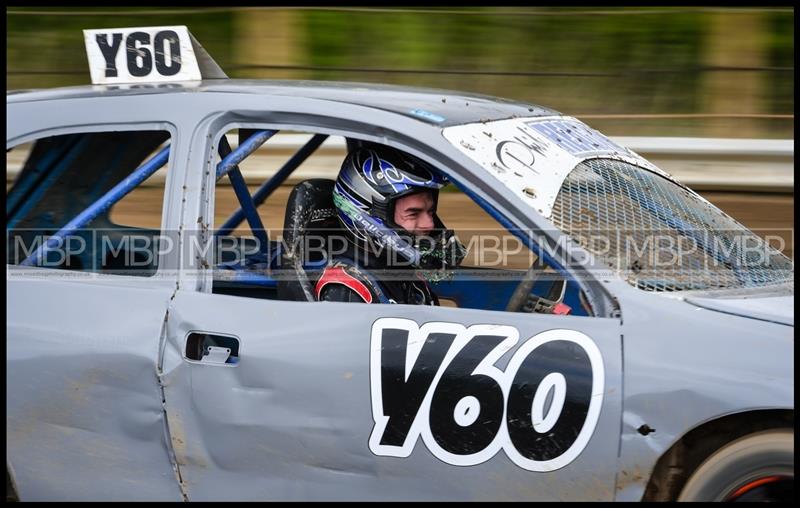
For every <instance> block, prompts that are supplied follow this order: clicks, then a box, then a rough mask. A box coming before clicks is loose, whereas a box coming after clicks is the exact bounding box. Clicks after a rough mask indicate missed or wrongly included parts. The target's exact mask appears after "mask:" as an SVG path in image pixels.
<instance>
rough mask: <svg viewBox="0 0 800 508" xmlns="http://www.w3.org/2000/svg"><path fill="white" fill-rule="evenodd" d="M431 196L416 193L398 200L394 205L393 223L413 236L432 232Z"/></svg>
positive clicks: (433, 211) (426, 192)
mask: <svg viewBox="0 0 800 508" xmlns="http://www.w3.org/2000/svg"><path fill="white" fill-rule="evenodd" d="M434 213H436V210H435V209H434V205H433V194H432V193H431V192H430V191H423V192H418V193H416V194H411V195H409V196H403V197H402V198H400V199H398V200H397V202H396V203H395V205H394V222H395V223H396V224H397V225H398V226H400V227H402V228H403V229H405V230H406V231H408V232H409V233H413V234H415V235H420V236H422V235H426V234H428V233H430V232H431V231H432V230H433V214H434Z"/></svg>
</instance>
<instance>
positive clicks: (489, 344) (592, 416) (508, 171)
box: [6, 27, 794, 501]
mask: <svg viewBox="0 0 800 508" xmlns="http://www.w3.org/2000/svg"><path fill="white" fill-rule="evenodd" d="M178 28H180V27H177V28H175V29H172V30H168V29H166V28H165V27H157V28H143V29H125V30H119V31H113V30H109V31H105V32H102V31H99V33H95V32H97V31H93V32H91V33H88V34H87V48H88V47H89V44H90V43H92V41H98V42H97V44H98V45H99V47H98V48H95V50H92V49H90V64H91V65H94V64H93V63H92V62H94V60H93V57H92V56H91V55H92V51H94V53H95V57H96V58H102V59H103V60H100V65H99V66H93V67H92V72H93V80H94V82H95V83H99V84H94V85H90V86H80V87H71V88H62V89H52V90H40V91H19V92H8V94H7V98H6V113H7V120H6V127H7V135H6V136H7V137H6V148H7V150H10V152H9V154H13V153H14V150H15V147H17V148H18V149H19V147H22V146H28V147H29V152H28V153H27V155H26V156H25V159H24V165H23V166H22V170H21V171H20V173H19V174H18V176H17V177H16V179H15V181H14V183H13V185H11V187H10V188H9V190H8V192H7V208H6V214H7V249H8V257H7V272H6V273H7V284H8V287H7V304H6V306H7V313H8V320H7V325H6V331H7V348H6V350H7V369H8V370H7V378H6V379H7V388H6V390H7V401H6V412H7V420H6V421H7V424H6V430H7V433H6V444H7V469H8V480H9V487H10V488H14V489H15V491H16V493H17V494H18V496H19V498H20V499H21V500H26V501H27V500H177V501H180V500H191V501H195V500H198V501H206V500H391V501H394V500H536V501H540V500H541V501H544V500H618V501H631V500H670V499H680V500H702V499H714V500H726V499H735V500H748V499H779V500H783V499H791V498H792V497H793V481H794V459H793V447H794V437H793V435H794V434H793V428H794V360H793V356H794V355H793V349H794V343H793V330H794V311H793V303H794V296H793V295H794V268H793V263H792V262H791V261H790V260H789V259H787V258H786V257H785V256H783V254H781V253H779V252H778V251H776V250H774V249H772V248H771V247H769V246H768V245H767V244H766V242H764V241H763V240H761V239H760V238H759V237H758V236H756V235H755V234H754V233H752V232H750V231H749V230H747V229H746V228H745V227H744V226H742V225H740V224H739V223H737V222H735V221H734V220H733V219H731V218H730V217H728V216H727V215H726V214H724V213H723V212H722V211H720V210H719V209H717V208H716V207H714V206H713V205H711V204H710V203H709V202H707V201H706V200H705V199H703V198H702V197H700V196H699V195H697V194H696V193H695V192H693V191H691V190H690V189H687V188H686V187H684V186H682V185H681V184H680V183H678V182H676V181H674V179H672V177H670V176H669V175H668V174H667V173H665V172H664V171H662V170H661V169H659V168H658V167H656V166H654V165H653V164H651V163H649V162H648V161H646V160H644V159H643V158H642V157H640V156H638V155H637V154H635V153H634V152H632V151H630V150H627V149H625V148H624V147H621V146H618V145H617V144H615V143H614V142H613V141H611V140H610V139H609V138H607V137H605V136H603V135H602V134H600V133H599V132H597V131H595V130H593V129H591V128H589V127H588V126H586V125H585V124H583V123H582V122H580V121H578V120H576V119H574V118H570V117H567V116H564V115H561V114H560V113H558V112H556V111H553V110H550V109H547V108H543V107H540V106H535V105H531V104H522V103H517V102H513V101H508V100H503V99H496V98H492V97H487V96H478V95H473V94H466V93H456V92H446V91H441V90H423V89H415V88H408V87H398V86H378V85H373V84H369V85H368V84H355V83H324V82H275V81H244V80H231V79H226V78H225V77H224V74H222V73H221V71H220V70H219V68H218V67H216V65H215V64H213V61H211V60H210V58H209V57H208V55H206V54H205V53H204V52H203V51H202V48H201V47H200V46H199V45H198V44H197V43H196V41H194V40H193V38H191V36H190V35H189V34H188V32H184V31H181V30H179V29H178ZM137 34H139V35H137ZM141 34H144V35H141ZM145 36H146V37H145ZM187 37H188V38H187ZM123 41H124V42H123ZM148 44H150V46H148ZM159 44H162V45H163V47H164V48H167V47H169V48H171V52H170V53H169V54H170V55H172V58H171V59H170V58H166V57H165V56H164V55H165V54H166V52H160V51H158V50H157V49H158V47H159V46H158V45H159ZM123 45H128V46H130V47H133V48H134V49H135V48H145V49H146V48H148V47H151V48H156V50H155V51H153V52H152V53H149V52H146V51H145V52H144V53H139V56H137V54H136V52H135V51H133V52H130V51H129V52H128V54H127V58H128V60H127V62H126V61H125V58H126V56H125V54H124V51H123V52H118V53H114V51H116V49H115V48H117V49H118V48H120V47H123ZM189 48H191V49H192V50H193V54H194V55H195V56H196V59H197V60H198V61H199V62H200V63H199V66H198V68H199V70H200V76H199V78H202V79H198V76H195V75H193V74H190V75H188V77H182V74H181V73H183V71H184V69H183V68H182V67H181V63H183V65H188V63H189V62H190V61H192V60H191V59H190V58H189V55H188V52H189ZM181 52H183V56H184V58H183V59H181V58H180V55H181ZM176 54H177V57H176ZM98 55H99V56H98ZM115 55H116V56H115ZM142 55H144V56H142ZM148 55H149V59H148ZM114 58H118V59H117V60H115V59H114ZM148 62H149V64H148ZM148 65H149V67H148ZM176 66H177V67H176ZM103 72H105V74H103ZM97 76H99V77H97ZM176 76H178V77H176ZM117 78H118V79H119V81H114V79H117ZM178 78H180V79H178ZM279 131H284V132H287V131H289V132H294V133H297V132H300V133H305V134H308V135H310V139H309V141H308V142H307V143H306V144H305V145H304V146H303V147H302V148H300V150H298V152H297V153H296V154H295V155H293V156H292V157H290V159H289V160H288V161H287V163H286V164H285V165H284V166H283V167H282V168H281V169H280V170H278V171H277V172H276V173H275V174H274V176H273V177H272V178H270V179H269V180H268V181H267V182H265V183H264V185H263V186H262V187H260V188H259V189H258V190H257V191H256V192H255V193H251V192H250V190H248V188H247V187H246V186H245V185H244V183H243V179H242V174H241V172H240V170H239V167H238V165H239V164H241V163H242V161H244V160H245V159H246V158H247V157H248V155H250V154H253V153H254V152H256V149H257V148H259V147H260V146H261V145H262V144H263V146H264V149H269V146H270V144H269V141H268V140H269V139H270V138H271V137H273V136H274V135H275V134H276V133H277V132H279ZM229 132H238V134H239V143H238V145H237V146H235V147H234V146H231V145H235V143H230V144H229V142H228V137H226V136H225V134H226V133H229ZM329 136H331V137H336V136H338V137H341V138H342V139H344V140H345V142H346V144H347V146H356V144H357V143H358V142H362V141H368V142H376V143H382V144H386V145H390V146H393V147H395V148H398V149H400V150H402V151H405V152H407V153H409V154H412V155H413V156H415V157H418V158H420V159H422V160H424V161H426V162H428V163H430V164H431V165H432V166H434V167H436V168H440V169H441V171H442V172H443V173H444V174H445V176H446V177H448V178H449V179H450V180H451V181H452V182H453V184H454V185H455V187H457V188H458V190H459V191H460V192H462V193H463V194H464V195H466V196H467V197H468V198H469V200H471V202H473V203H474V204H476V205H477V206H478V207H480V209H482V210H483V211H484V212H485V213H486V214H488V215H489V216H491V217H492V218H493V219H494V220H495V221H496V222H497V223H498V224H500V225H501V226H502V227H503V229H504V231H505V232H506V233H507V234H508V235H509V236H511V237H513V238H516V239H518V241H519V242H521V244H522V245H523V246H524V247H525V248H526V249H528V250H529V251H530V252H531V253H533V254H534V256H533V257H535V262H533V263H532V264H531V265H530V268H528V269H522V270H510V271H509V270H494V271H493V270H491V269H487V268H482V267H479V266H475V267H472V268H468V267H462V269H458V270H455V271H454V273H453V274H451V275H452V276H451V277H450V279H448V280H445V281H442V282H441V283H440V284H439V285H437V286H436V290H437V292H438V293H439V295H440V297H443V298H448V299H450V300H451V301H452V302H454V305H453V306H439V307H436V306H412V305H392V304H389V305H379V304H374V305H354V304H346V303H332V302H316V301H314V300H313V298H304V297H303V295H308V292H307V289H308V288H307V286H308V284H309V283H310V282H309V281H310V280H312V279H313V274H314V273H315V270H316V269H317V268H318V267H319V266H318V265H314V260H310V259H309V258H307V257H301V256H299V254H298V253H299V252H301V251H302V250H303V248H302V245H303V242H302V240H303V237H304V235H305V234H306V233H307V231H310V230H311V229H312V226H315V224H313V221H314V220H315V219H317V218H319V217H321V216H322V214H323V212H325V210H326V209H327V208H326V207H329V202H328V201H327V199H328V197H327V196H325V195H324V190H325V189H326V187H325V184H324V182H323V183H320V182H317V181H314V182H311V183H310V184H309V183H308V182H305V183H300V184H298V185H297V186H296V187H295V189H294V191H293V193H292V194H291V195H290V197H289V199H288V203H287V210H286V220H285V222H284V231H283V238H282V240H279V239H278V238H274V237H272V236H271V235H269V236H268V234H267V232H266V229H265V228H264V227H263V224H262V215H263V207H262V208H261V209H259V206H260V205H261V203H262V202H264V201H265V200H266V198H268V197H269V195H270V194H271V193H272V192H273V191H274V190H275V189H276V188H277V187H278V186H279V185H280V184H281V183H283V182H285V181H286V178H287V177H288V176H289V175H290V174H291V173H292V172H293V171H294V170H295V169H297V168H298V167H301V166H302V163H303V161H304V160H305V159H306V158H307V157H308V156H309V154H311V153H312V152H314V150H315V149H316V148H318V147H319V146H320V144H321V143H322V142H323V141H324V140H325V139H326V138H327V137H329ZM165 165H166V166H167V167H168V171H167V176H166V182H165V185H164V198H163V207H162V213H161V221H160V224H161V225H160V228H132V227H125V226H120V225H118V224H116V223H115V222H114V221H113V220H112V217H111V215H110V212H109V210H110V209H112V208H113V205H114V204H115V203H116V202H118V201H119V200H120V199H121V198H122V197H124V196H126V195H127V194H128V193H130V192H131V191H132V190H133V189H135V188H137V187H138V186H139V185H140V184H141V183H142V182H144V181H146V180H147V179H148V178H150V177H151V176H152V175H153V174H155V173H156V171H157V170H158V169H159V168H160V167H162V166H165ZM225 176H227V177H228V178H230V181H231V185H232V187H233V190H234V192H235V193H236V196H237V200H238V203H239V204H240V206H241V208H240V209H239V210H238V211H237V212H235V213H234V214H233V215H232V216H231V217H230V218H229V219H228V221H226V222H225V223H224V224H222V225H219V224H214V222H213V217H214V206H215V202H217V193H218V192H219V193H222V192H230V190H229V189H223V188H222V187H217V186H216V185H215V184H216V183H217V181H218V180H220V179H221V178H223V177H225ZM311 184H313V185H311ZM327 188H329V187H327ZM308 189H312V190H313V192H311V193H309V192H308ZM260 212H261V213H260ZM317 212H319V213H317ZM245 220H246V221H247V224H248V225H249V226H250V229H251V231H252V235H250V236H249V237H248V241H247V242H245V244H244V245H241V244H237V243H236V242H237V237H234V236H233V235H231V233H232V232H233V231H234V229H235V228H237V227H238V226H239V224H240V223H242V222H243V221H245ZM131 238H145V239H146V240H148V241H150V243H147V242H146V243H147V246H146V247H144V248H136V247H135V246H134V245H133V244H131V243H128V242H129V240H130V239H131ZM665 239H667V240H669V241H666V244H668V245H667V246H666V247H664V245H665V244H664V243H658V242H665ZM226 242H227V243H226ZM653 242H655V243H653ZM253 245H256V248H255V249H252V248H250V247H252V246H253ZM131 255H132V256H133V258H134V259H135V260H137V259H138V260H139V261H141V262H140V263H138V264H135V263H130V262H125V260H126V259H128V260H129V261H130V257H131ZM137 256H139V257H137ZM664 256H666V257H667V258H668V259H664ZM134 264H135V269H131V266H132V265H134ZM509 272H510V273H511V274H512V275H513V276H508V274H509ZM280 274H284V275H285V274H289V276H288V277H281V276H280ZM544 274H549V276H547V277H545V276H544ZM495 275H497V276H495ZM503 275H505V276H503ZM287 287H288V288H289V289H290V290H291V289H293V290H294V292H292V291H288V292H287V291H285V289H286V288H287ZM282 289H283V290H282ZM286 295H295V296H296V295H300V296H299V297H296V298H294V297H291V296H289V297H287V296H286ZM558 309H562V310H563V309H568V310H566V311H558Z"/></svg>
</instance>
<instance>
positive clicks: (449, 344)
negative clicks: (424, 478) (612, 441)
mask: <svg viewBox="0 0 800 508" xmlns="http://www.w3.org/2000/svg"><path fill="white" fill-rule="evenodd" d="M518 343H519V332H518V331H517V329H516V328H514V327H511V326H504V325H472V326H470V327H465V326H463V325H461V324H458V323H445V322H429V323H425V324H423V325H422V326H418V325H417V323H416V322H414V321H412V320H408V319H401V318H382V319H379V320H378V321H376V322H375V323H374V324H373V326H372V336H371V340H370V380H371V381H370V387H371V400H372V415H373V420H374V422H375V425H374V427H373V429H372V433H371V435H370V438H369V447H370V450H371V451H372V453H374V454H376V455H380V456H387V457H408V456H409V455H410V454H411V452H412V451H413V450H414V446H415V445H416V443H417V441H418V439H419V438H422V441H423V443H424V444H425V446H426V447H427V448H428V450H430V452H431V453H432V454H433V455H434V456H436V457H437V458H438V459H439V460H442V461H444V462H446V463H448V464H452V465H456V466H470V465H475V464H480V463H482V462H485V461H487V460H489V459H491V458H492V457H494V456H495V455H496V454H497V453H498V452H499V451H500V450H503V452H504V453H505V454H506V455H507V456H508V457H509V458H510V459H511V460H512V461H513V462H514V463H515V464H517V465H518V466H520V467H522V468H524V469H527V470H530V471H554V470H556V469H559V468H562V467H564V466H566V465H567V464H569V463H570V462H572V461H573V460H574V459H575V458H576V457H577V456H578V455H579V454H580V453H581V452H582V451H583V449H584V448H585V447H586V445H587V443H588V442H589V439H590V438H591V436H592V433H593V432H594V429H595V426H596V424H597V420H598V418H599V416H600V409H601V406H602V403H603V385H604V379H605V376H604V371H603V359H602V356H601V354H600V350H599V349H598V348H597V345H595V343H594V342H593V341H592V339H591V338H589V337H588V336H587V335H585V334H583V333H581V332H578V331H575V330H566V329H557V330H548V331H545V332H542V333H539V334H537V335H534V336H533V337H531V338H529V339H527V340H525V341H524V342H523V343H522V344H521V345H519V347H517V348H516V351H514V353H513V354H512V356H511V358H510V360H509V361H508V364H507V366H506V368H505V369H503V370H501V369H500V368H498V367H497V366H496V364H497V362H498V361H499V360H500V358H502V357H503V356H504V355H506V354H507V353H508V352H509V351H511V350H512V349H514V348H515V347H516V346H517V344H518ZM548 400H549V404H547V401H548Z"/></svg>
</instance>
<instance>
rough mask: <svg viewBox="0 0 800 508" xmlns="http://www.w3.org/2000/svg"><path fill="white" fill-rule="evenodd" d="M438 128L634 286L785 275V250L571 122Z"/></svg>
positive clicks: (769, 279) (732, 284)
mask: <svg viewBox="0 0 800 508" xmlns="http://www.w3.org/2000/svg"><path fill="white" fill-rule="evenodd" d="M442 134H443V135H444V137H445V138H446V139H447V140H448V141H450V143H452V144H453V146H454V147H455V148H457V149H458V150H459V151H461V152H462V153H464V154H465V155H467V156H468V157H469V158H471V159H472V160H474V161H475V162H477V163H478V164H479V165H480V166H481V167H482V168H483V169H484V170H485V171H486V172H487V173H489V174H491V175H492V176H493V177H494V178H495V179H496V180H497V181H498V183H500V184H502V185H503V186H505V187H506V188H507V189H508V190H509V191H510V192H511V193H513V194H515V195H518V196H520V197H521V198H522V199H523V201H524V202H525V203H527V204H528V205H529V206H530V207H531V208H533V209H535V210H536V211H537V212H539V213H540V214H541V215H542V216H543V217H545V218H547V219H550V220H551V221H552V222H553V223H554V224H555V226H557V227H558V229H560V230H561V231H563V232H564V233H566V234H567V235H569V237H571V238H572V239H573V240H574V241H575V242H577V243H578V244H579V245H580V246H581V247H583V248H584V249H586V250H587V251H589V252H591V253H593V254H594V255H595V256H596V257H597V258H598V259H599V261H600V262H601V264H602V265H603V266H606V267H609V268H611V269H612V270H613V271H615V272H616V273H618V274H619V275H620V276H621V277H622V278H624V279H625V280H627V281H628V282H630V283H631V284H632V285H634V286H636V287H638V288H640V289H643V290H647V291H680V290H689V289H698V290H709V289H727V288H757V287H763V286H769V285H773V284H781V283H787V282H792V281H793V280H794V268H793V263H792V262H791V261H790V260H789V259H788V258H787V257H786V256H784V255H783V254H781V253H780V252H778V251H777V250H775V249H773V248H772V247H770V246H769V245H768V244H767V242H765V241H764V240H762V239H761V238H760V237H758V236H757V235H755V234H754V233H753V232H752V231H750V230H749V229H747V228H746V227H744V226H742V225H741V224H739V223H738V222H736V221H735V220H733V219H732V218H731V217H729V216H728V215H726V214H725V213H724V212H722V211H721V210H719V209H718V208H717V207H715V206H714V205H712V204H711V203H709V202H708V201H706V200H705V199H703V198H702V197H700V196H699V195H698V194H696V193H694V192H692V191H691V190H689V189H686V188H685V187H682V186H681V185H679V184H678V183H676V182H675V181H674V180H672V179H671V177H670V176H669V175H668V174H667V173H665V172H664V171H662V170H661V169H659V168H658V167H656V166H654V165H653V164H652V163H650V162H649V161H647V160H645V159H644V158H643V157H641V156H639V155H638V154H636V153H635V152H633V151H631V150H629V149H627V148H625V147H622V146H619V145H617V144H616V143H614V142H613V141H612V140H610V139H609V138H607V137H606V136H604V135H603V134H602V133H600V132H598V131H596V130H594V129H592V128H591V127H589V126H587V125H586V124H584V123H583V122H581V121H580V120H577V119H575V118H572V117H567V116H552V117H531V118H513V119H508V120H499V121H494V122H479V123H474V124H465V125H458V126H452V127H446V128H445V129H443V131H442Z"/></svg>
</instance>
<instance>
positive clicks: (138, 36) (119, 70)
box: [83, 26, 227, 85]
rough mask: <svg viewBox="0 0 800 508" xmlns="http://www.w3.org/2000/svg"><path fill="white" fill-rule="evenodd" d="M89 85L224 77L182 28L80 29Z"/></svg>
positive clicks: (187, 30)
mask: <svg viewBox="0 0 800 508" xmlns="http://www.w3.org/2000/svg"><path fill="white" fill-rule="evenodd" d="M83 38H84V42H85V44H86V55H87V57H88V59H89V71H90V72H91V75H92V84H96V85H106V84H117V83H153V82H165V81H168V82H176V81H199V80H201V79H209V78H227V76H226V75H225V73H224V72H223V71H222V69H220V67H219V66H218V65H217V64H216V62H214V60H213V59H212V58H211V57H210V56H209V54H208V53H207V52H206V51H205V49H203V47H202V46H201V45H200V44H199V43H198V42H197V40H196V39H195V38H194V37H193V36H192V34H191V33H190V32H189V29H188V28H186V27H185V26H156V27H139V28H107V29H99V30H84V31H83Z"/></svg>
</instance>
